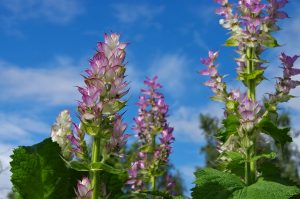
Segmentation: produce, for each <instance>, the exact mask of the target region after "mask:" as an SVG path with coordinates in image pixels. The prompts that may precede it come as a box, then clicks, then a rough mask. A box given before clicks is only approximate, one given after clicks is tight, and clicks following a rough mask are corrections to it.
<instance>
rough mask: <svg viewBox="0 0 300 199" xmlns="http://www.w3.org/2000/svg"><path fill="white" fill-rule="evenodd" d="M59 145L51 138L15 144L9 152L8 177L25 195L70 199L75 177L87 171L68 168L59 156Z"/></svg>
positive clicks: (48, 198)
mask: <svg viewBox="0 0 300 199" xmlns="http://www.w3.org/2000/svg"><path fill="white" fill-rule="evenodd" d="M60 150H61V149H60V147H59V146H58V144H57V143H54V142H52V141H51V139H50V138H48V139H45V140H44V141H43V142H41V143H38V144H36V145H33V146H29V147H24V146H22V147H18V148H17V149H15V150H14V152H13V155H12V156H11V158H12V161H11V162H10V165H11V172H12V176H11V181H12V183H13V186H14V189H15V190H16V191H17V192H18V193H19V194H20V195H21V197H22V198H24V199H27V198H30V199H41V198H43V199H61V198H65V199H71V198H74V197H75V193H74V187H75V186H76V181H77V179H80V178H81V176H83V175H86V173H83V172H77V171H74V170H72V169H68V168H67V167H66V166H65V162H64V161H63V160H62V158H61V157H60V155H59V153H60Z"/></svg>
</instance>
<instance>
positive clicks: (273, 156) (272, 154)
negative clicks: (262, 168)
mask: <svg viewBox="0 0 300 199" xmlns="http://www.w3.org/2000/svg"><path fill="white" fill-rule="evenodd" d="M261 158H268V159H274V158H276V153H275V152H271V153H264V154H260V155H256V156H254V157H253V158H252V161H257V160H259V159H261Z"/></svg>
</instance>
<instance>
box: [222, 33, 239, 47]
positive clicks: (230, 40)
mask: <svg viewBox="0 0 300 199" xmlns="http://www.w3.org/2000/svg"><path fill="white" fill-rule="evenodd" d="M224 45H225V46H238V45H239V42H238V40H237V36H234V35H233V36H231V37H229V38H228V39H227V40H226V42H225V44H224Z"/></svg>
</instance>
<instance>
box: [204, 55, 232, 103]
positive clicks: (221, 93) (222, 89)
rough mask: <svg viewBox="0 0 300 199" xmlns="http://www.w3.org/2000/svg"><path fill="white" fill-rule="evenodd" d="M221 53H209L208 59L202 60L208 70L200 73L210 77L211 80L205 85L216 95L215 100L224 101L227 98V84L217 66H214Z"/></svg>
mask: <svg viewBox="0 0 300 199" xmlns="http://www.w3.org/2000/svg"><path fill="white" fill-rule="evenodd" d="M218 55H219V53H218V52H213V51H209V52H208V57H207V58H202V59H201V63H202V64H204V65H206V66H207V68H206V69H204V70H201V71H199V73H200V74H201V75H205V76H210V79H209V80H208V81H207V82H205V83H204V85H206V86H208V87H210V88H211V89H212V91H213V92H214V93H215V96H214V97H213V99H215V100H224V99H225V98H226V97H227V92H226V84H225V83H224V82H223V77H222V76H221V75H219V73H218V71H217V65H215V64H214V62H215V60H216V59H217V57H218Z"/></svg>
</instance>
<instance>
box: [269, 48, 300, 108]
mask: <svg viewBox="0 0 300 199" xmlns="http://www.w3.org/2000/svg"><path fill="white" fill-rule="evenodd" d="M298 57H299V56H298V55H294V56H292V57H291V56H288V55H286V54H285V53H281V54H280V56H279V59H280V60H281V62H282V68H283V77H277V83H276V93H275V94H269V102H271V103H275V104H277V103H278V102H286V101H288V100H289V99H290V98H291V97H292V96H290V94H289V93H290V91H291V90H292V89H294V88H296V87H297V86H299V85H300V81H298V80H292V76H295V75H299V74H300V69H299V68H294V63H295V61H296V60H297V59H298Z"/></svg>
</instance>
